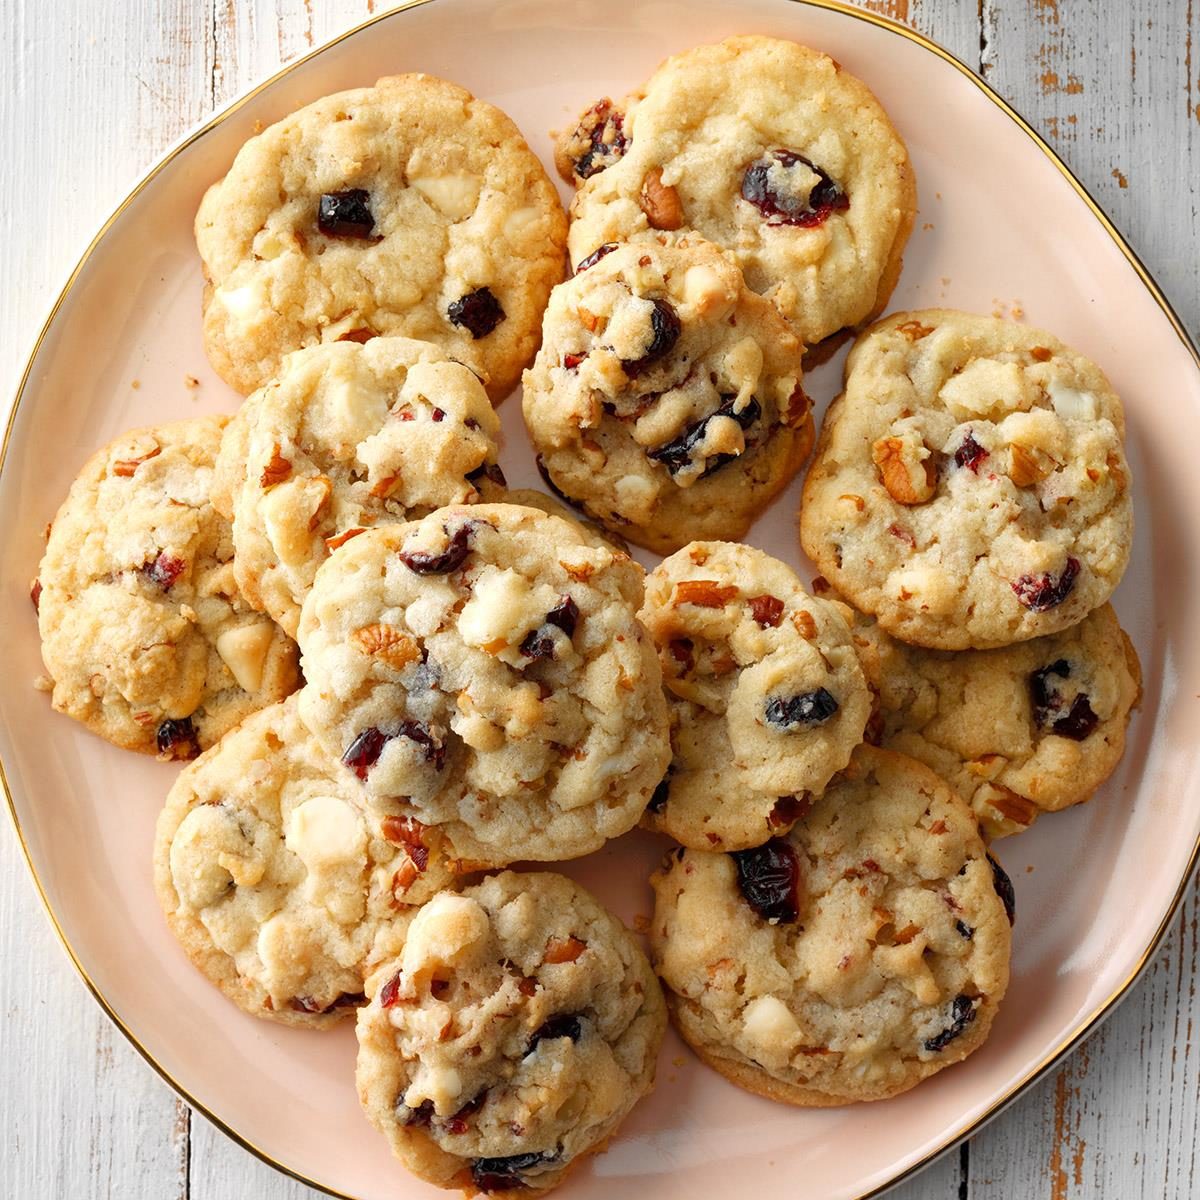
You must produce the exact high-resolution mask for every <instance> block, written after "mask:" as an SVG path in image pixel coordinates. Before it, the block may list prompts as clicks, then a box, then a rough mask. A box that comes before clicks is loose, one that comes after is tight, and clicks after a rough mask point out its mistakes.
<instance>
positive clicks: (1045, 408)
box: [800, 309, 1133, 650]
mask: <svg viewBox="0 0 1200 1200" xmlns="http://www.w3.org/2000/svg"><path fill="white" fill-rule="evenodd" d="M1124 438H1125V418H1124V414H1123V411H1122V408H1121V402H1120V400H1119V399H1118V397H1117V396H1116V394H1115V393H1114V392H1113V390H1112V387H1111V385H1110V384H1109V382H1108V380H1107V379H1106V378H1105V377H1104V374H1103V372H1102V371H1101V370H1100V368H1099V367H1097V366H1096V365H1095V364H1094V363H1092V362H1090V361H1088V360H1087V359H1086V358H1084V357H1083V356H1082V355H1080V354H1078V353H1076V352H1075V351H1073V350H1071V349H1070V348H1069V347H1067V346H1064V345H1063V344H1062V342H1060V341H1059V340H1058V339H1057V338H1055V337H1053V336H1052V335H1051V334H1048V333H1045V332H1043V331H1040V330H1037V329H1030V328H1028V327H1026V326H1023V325H1016V324H1013V323H1012V322H1010V321H1001V320H998V319H995V318H992V317H980V316H973V315H971V314H969V313H960V312H952V311H949V310H945V309H932V310H927V311H923V312H916V313H897V314H895V315H894V316H892V317H889V318H888V319H887V320H885V321H881V322H880V323H879V324H878V325H876V326H874V327H873V328H872V329H871V330H869V331H868V332H867V333H865V334H864V335H863V336H862V337H861V338H860V339H859V341H858V343H857V344H856V345H855V347H854V349H853V350H852V351H851V353H850V356H849V358H848V359H847V361H846V379H845V390H844V391H843V393H842V395H841V396H839V397H838V399H836V400H835V401H834V402H833V404H832V406H831V407H830V409H829V411H828V413H827V414H826V416H825V421H824V424H823V426H822V428H821V436H820V439H819V441H818V444H817V451H816V454H815V456H814V459H813V464H812V467H811V469H810V470H809V473H808V477H807V479H806V480H805V485H804V497H803V503H802V507H801V512H800V533H801V540H802V541H803V543H804V549H805V551H806V552H807V553H808V555H809V557H810V558H812V560H813V561H814V562H815V563H816V564H817V566H818V568H819V569H820V571H821V574H822V575H824V576H825V577H826V578H827V579H828V580H829V581H830V583H831V584H832V585H833V586H834V588H835V589H836V590H837V591H838V592H839V593H841V595H843V596H845V597H846V598H847V599H848V600H849V601H850V602H851V603H852V604H854V605H855V607H857V608H859V609H861V610H862V611H864V612H867V613H870V614H872V615H874V616H875V617H877V618H878V620H879V623H880V625H881V626H882V627H883V628H884V629H885V630H886V631H887V632H888V633H891V634H893V635H894V636H896V637H898V638H901V639H902V640H904V641H907V642H912V643H915V644H917V645H923V646H930V647H934V648H938V649H944V650H963V649H988V648H992V647H996V646H1004V645H1009V644H1011V643H1013V642H1018V641H1024V640H1026V639H1028V638H1033V637H1039V636H1041V635H1043V634H1048V633H1054V632H1056V631H1058V630H1062V629H1066V628H1068V627H1069V626H1071V625H1074V624H1077V623H1078V622H1079V621H1081V620H1082V619H1083V618H1084V617H1085V616H1086V615H1087V614H1088V613H1089V612H1091V611H1092V609H1094V608H1097V607H1099V606H1100V605H1101V604H1103V603H1104V602H1105V601H1106V600H1107V599H1108V598H1109V596H1110V595H1111V594H1112V592H1113V589H1114V588H1115V587H1116V586H1117V584H1118V583H1119V582H1120V580H1121V576H1122V574H1123V573H1124V570H1125V567H1126V565H1127V563H1128V561H1129V550H1130V541H1131V539H1132V536H1133V504H1132V498H1131V493H1130V487H1129V467H1128V464H1127V462H1126V460H1125V450H1124Z"/></svg>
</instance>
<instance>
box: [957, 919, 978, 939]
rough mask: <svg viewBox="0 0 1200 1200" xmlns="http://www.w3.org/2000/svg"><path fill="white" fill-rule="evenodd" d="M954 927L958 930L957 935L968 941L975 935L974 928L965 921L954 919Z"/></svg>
mask: <svg viewBox="0 0 1200 1200" xmlns="http://www.w3.org/2000/svg"><path fill="white" fill-rule="evenodd" d="M954 928H955V929H957V930H958V932H959V936H961V937H965V938H966V939H967V941H968V942H969V941H970V940H971V939H972V938H973V937H974V936H975V930H974V929H972V928H971V926H970V925H968V924H967V923H966V921H955V922H954Z"/></svg>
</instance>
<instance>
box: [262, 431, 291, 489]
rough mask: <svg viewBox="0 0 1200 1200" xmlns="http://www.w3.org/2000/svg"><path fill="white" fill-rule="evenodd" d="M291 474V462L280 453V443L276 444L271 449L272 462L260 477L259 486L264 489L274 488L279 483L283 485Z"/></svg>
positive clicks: (264, 468)
mask: <svg viewBox="0 0 1200 1200" xmlns="http://www.w3.org/2000/svg"><path fill="white" fill-rule="evenodd" d="M291 473H292V464H291V461H290V460H289V459H286V458H284V457H283V455H282V454H280V453H279V443H278V442H276V443H275V445H274V446H273V447H272V448H271V458H270V461H269V462H268V463H267V465H266V466H265V467H263V473H262V474H261V475H260V476H259V477H258V485H259V487H261V488H264V489H265V488H269V487H274V486H275V485H276V484H277V483H282V482H283V481H284V480H285V479H286V478H287V477H288V476H289V475H290V474H291Z"/></svg>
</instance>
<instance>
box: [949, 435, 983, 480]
mask: <svg viewBox="0 0 1200 1200" xmlns="http://www.w3.org/2000/svg"><path fill="white" fill-rule="evenodd" d="M987 456H988V452H987V451H986V450H985V449H984V448H983V447H982V446H981V445H980V444H979V443H978V442H977V441H976V440H975V435H974V434H973V433H972V432H971V430H969V429H968V430H967V433H966V436H965V437H964V438H963V440H962V441H961V442H959V444H958V449H957V450H955V452H954V465H955V466H956V467H966V468H967V470H969V471H974V472H975V474H976V475H978V474H979V465H980V463H982V462H983V460H984V459H985V458H987Z"/></svg>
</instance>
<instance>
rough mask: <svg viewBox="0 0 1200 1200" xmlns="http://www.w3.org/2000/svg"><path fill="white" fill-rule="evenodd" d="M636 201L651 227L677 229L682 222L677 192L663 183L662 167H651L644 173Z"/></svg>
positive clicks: (681, 208)
mask: <svg viewBox="0 0 1200 1200" xmlns="http://www.w3.org/2000/svg"><path fill="white" fill-rule="evenodd" d="M638 203H639V204H640V205H641V206H642V212H644V213H645V214H646V220H647V221H648V222H649V223H650V228H651V229H678V228H679V227H680V226H681V225H682V224H683V205H682V204H681V203H680V201H679V193H678V192H677V191H676V190H675V189H674V188H673V187H672V186H671V185H670V184H669V183H663V181H662V167H653V168H652V169H651V170H650V171H648V172H647V173H646V178H645V179H643V180H642V194H641V195H640V196H639V197H638Z"/></svg>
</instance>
